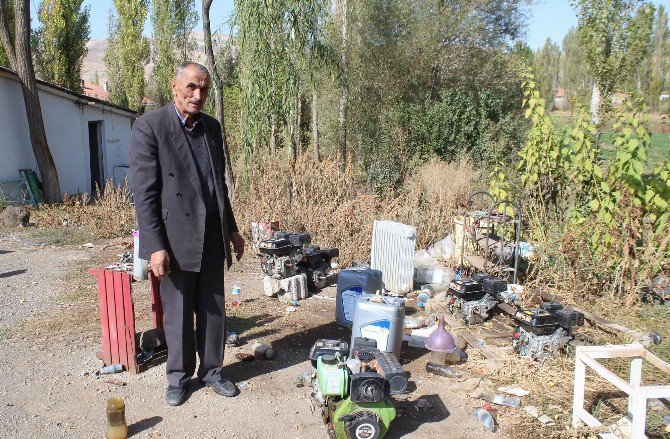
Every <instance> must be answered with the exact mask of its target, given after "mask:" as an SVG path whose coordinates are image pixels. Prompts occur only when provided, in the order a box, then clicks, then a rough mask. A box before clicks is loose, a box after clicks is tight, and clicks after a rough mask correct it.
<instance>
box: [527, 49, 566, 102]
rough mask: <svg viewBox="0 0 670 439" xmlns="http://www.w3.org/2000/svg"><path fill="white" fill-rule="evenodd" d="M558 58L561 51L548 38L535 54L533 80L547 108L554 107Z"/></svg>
mask: <svg viewBox="0 0 670 439" xmlns="http://www.w3.org/2000/svg"><path fill="white" fill-rule="evenodd" d="M560 58H561V49H560V48H559V47H558V45H557V44H555V43H553V42H552V41H551V39H550V38H547V40H546V41H545V43H544V46H543V47H542V48H541V49H538V50H537V51H536V52H535V57H534V64H535V79H536V80H537V84H538V90H539V91H540V96H541V97H542V98H543V99H544V100H545V101H546V103H547V108H553V107H554V105H553V102H554V95H555V94H556V89H557V88H558V68H559V62H560Z"/></svg>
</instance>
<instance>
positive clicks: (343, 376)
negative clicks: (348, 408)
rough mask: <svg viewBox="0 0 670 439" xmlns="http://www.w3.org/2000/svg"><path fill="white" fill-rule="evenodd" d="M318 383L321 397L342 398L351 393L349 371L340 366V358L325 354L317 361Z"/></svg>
mask: <svg viewBox="0 0 670 439" xmlns="http://www.w3.org/2000/svg"><path fill="white" fill-rule="evenodd" d="M316 381H317V386H318V390H319V392H320V393H321V395H323V396H337V397H340V398H342V397H344V396H345V395H346V394H347V393H348V391H349V370H348V369H347V368H346V366H344V367H343V366H342V365H340V361H339V356H337V357H336V356H335V355H332V354H325V355H322V356H320V357H318V358H317V360H316Z"/></svg>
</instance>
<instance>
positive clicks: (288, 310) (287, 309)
mask: <svg viewBox="0 0 670 439" xmlns="http://www.w3.org/2000/svg"><path fill="white" fill-rule="evenodd" d="M296 309H297V308H296V307H295V306H287V307H286V312H295V310H296Z"/></svg>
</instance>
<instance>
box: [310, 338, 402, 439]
mask: <svg viewBox="0 0 670 439" xmlns="http://www.w3.org/2000/svg"><path fill="white" fill-rule="evenodd" d="M359 340H360V341H361V342H360V343H359V342H358V341H359ZM310 359H311V360H312V364H316V379H315V380H314V384H313V389H312V390H313V391H312V397H313V399H314V400H315V401H316V403H317V404H318V405H319V406H320V407H321V415H322V417H323V421H324V423H325V424H326V425H327V426H328V432H329V434H330V436H331V437H332V438H335V439H368V438H369V439H377V438H382V437H384V435H385V434H386V432H387V431H388V428H389V425H390V424H391V421H393V419H395V416H396V410H395V406H394V404H393V401H392V400H391V398H390V396H391V395H397V394H401V393H405V392H406V390H407V382H408V380H407V375H406V374H405V371H404V370H403V368H402V366H401V365H400V363H399V362H398V359H397V358H396V357H395V355H393V354H392V353H389V352H382V351H379V349H377V348H376V347H371V346H370V340H369V339H362V338H356V339H355V340H354V346H353V348H352V350H351V354H350V353H349V351H348V345H347V343H346V342H342V341H339V340H328V339H321V340H317V342H316V343H315V344H314V346H313V347H312V350H311V352H310Z"/></svg>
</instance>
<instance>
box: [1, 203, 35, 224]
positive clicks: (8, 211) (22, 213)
mask: <svg viewBox="0 0 670 439" xmlns="http://www.w3.org/2000/svg"><path fill="white" fill-rule="evenodd" d="M29 221H30V210H28V208H27V207H25V206H11V205H10V206H7V207H6V208H5V210H3V211H2V213H0V225H2V226H4V227H7V228H10V227H26V226H28V222H29Z"/></svg>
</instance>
